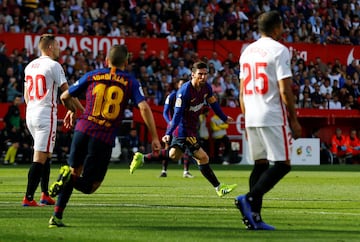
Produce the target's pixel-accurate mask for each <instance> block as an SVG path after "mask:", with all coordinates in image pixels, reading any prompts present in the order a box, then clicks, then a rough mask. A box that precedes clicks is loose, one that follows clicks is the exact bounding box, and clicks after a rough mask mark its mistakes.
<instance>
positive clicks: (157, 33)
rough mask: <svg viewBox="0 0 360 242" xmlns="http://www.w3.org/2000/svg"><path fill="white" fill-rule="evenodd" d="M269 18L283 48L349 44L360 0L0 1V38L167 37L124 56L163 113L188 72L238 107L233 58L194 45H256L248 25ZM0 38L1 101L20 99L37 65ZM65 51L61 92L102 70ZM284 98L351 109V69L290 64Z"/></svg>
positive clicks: (354, 91) (354, 86)
mask: <svg viewBox="0 0 360 242" xmlns="http://www.w3.org/2000/svg"><path fill="white" fill-rule="evenodd" d="M274 9H276V10H278V11H279V12H280V13H281V15H282V17H283V19H284V30H285V31H284V33H283V36H282V40H281V41H282V42H304V43H314V44H323V45H325V44H342V45H358V44H359V43H360V33H359V30H360V26H359V16H360V1H356V0H348V1H346V0H344V1H331V0H327V1H326V0H299V1H291V0H258V1H257V0H220V1H219V0H174V1H170V0H152V1H145V0H138V1H136V0H107V1H106V0H98V1H95V0H92V1H90V0H67V1H55V0H50V1H48V0H23V1H21V0H17V1H16V0H0V33H1V34H6V33H37V34H42V33H52V34H62V35H91V36H114V37H127V36H129V37H142V38H166V39H167V40H168V43H169V46H168V53H169V54H168V55H167V56H165V54H164V53H163V52H160V53H156V52H153V51H150V50H148V48H147V45H146V43H143V44H142V45H141V50H140V51H139V53H133V55H130V56H129V65H128V67H127V68H128V71H129V72H131V73H133V74H134V75H135V76H136V77H137V78H138V79H139V80H140V82H141V84H142V86H143V88H144V92H145V95H146V96H147V97H148V101H149V102H151V103H154V104H156V105H163V103H164V100H165V97H166V96H167V94H168V93H169V92H171V90H172V89H173V88H174V83H175V80H176V79H178V78H180V77H185V78H186V77H188V76H189V75H190V73H191V66H192V63H194V62H195V61H198V60H200V59H201V60H203V61H205V62H207V63H208V65H209V75H208V82H209V83H210V84H211V85H212V87H213V91H214V92H215V93H216V95H217V96H218V98H219V100H220V103H221V105H223V106H227V107H238V106H239V102H238V95H239V91H238V90H239V79H238V74H239V66H238V59H236V58H237V57H236V58H234V54H233V53H231V52H230V53H228V56H227V57H226V58H225V60H224V61H220V60H219V57H218V56H217V53H216V52H213V53H212V55H211V56H207V57H206V56H199V55H198V54H197V40H199V39H205V40H241V41H246V42H252V41H254V40H256V39H258V38H259V37H260V36H259V33H258V31H257V26H256V18H257V16H258V15H259V14H260V13H262V12H264V11H270V10H274ZM6 53H7V49H6V43H4V41H2V40H1V37H0V102H13V100H14V99H15V98H16V97H17V96H18V95H22V93H23V90H22V89H23V80H24V68H25V66H26V65H27V63H29V62H30V61H31V60H32V59H34V58H35V57H36V56H34V55H30V54H29V53H30V52H29V51H28V50H27V49H26V48H23V49H22V50H14V51H13V52H12V53H10V54H6ZM92 55H93V53H92V52H91V51H88V50H83V51H81V52H76V53H75V52H74V51H73V50H72V49H71V48H66V49H65V50H64V52H63V53H62V56H61V58H60V60H59V61H60V63H61V64H62V65H63V67H64V70H65V72H66V75H67V77H68V80H69V83H70V84H71V83H73V82H74V81H75V80H77V79H78V78H79V77H80V76H81V75H82V74H83V73H85V72H87V71H90V70H93V69H96V68H101V67H103V66H104V65H105V63H104V60H105V55H106V53H104V51H100V52H99V53H98V55H97V56H96V57H95V58H93V57H92ZM291 65H292V70H293V74H294V78H293V80H294V83H293V90H294V93H295V94H296V95H295V96H296V99H297V100H296V105H297V107H298V108H319V109H358V108H359V103H360V90H359V81H360V80H359V79H360V77H359V76H360V75H359V73H360V65H359V64H358V63H356V62H355V61H354V62H353V63H351V64H350V65H346V64H344V63H340V62H339V61H335V62H333V63H324V62H323V61H322V60H321V59H320V58H317V59H316V60H310V61H308V62H307V63H305V61H304V60H303V59H301V58H300V57H299V56H298V55H293V58H292V63H291Z"/></svg>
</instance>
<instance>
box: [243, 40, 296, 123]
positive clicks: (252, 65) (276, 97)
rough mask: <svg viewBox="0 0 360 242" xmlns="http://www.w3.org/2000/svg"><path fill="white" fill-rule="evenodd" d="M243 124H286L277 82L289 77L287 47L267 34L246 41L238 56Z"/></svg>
mask: <svg viewBox="0 0 360 242" xmlns="http://www.w3.org/2000/svg"><path fill="white" fill-rule="evenodd" d="M239 62H240V80H242V85H243V100H244V104H245V110H246V115H245V126H246V127H267V126H278V125H285V124H287V113H286V106H285V104H284V103H283V102H282V100H281V97H280V93H279V85H278V81H279V80H281V79H284V78H288V77H291V76H292V73H291V67H290V53H289V50H288V49H287V48H286V47H285V46H284V45H282V44H281V43H279V42H277V41H275V40H273V39H272V38H269V37H262V38H260V39H259V40H257V41H256V42H254V43H252V44H250V45H249V46H248V47H246V49H245V50H244V51H243V53H242V54H241V57H240V60H239Z"/></svg>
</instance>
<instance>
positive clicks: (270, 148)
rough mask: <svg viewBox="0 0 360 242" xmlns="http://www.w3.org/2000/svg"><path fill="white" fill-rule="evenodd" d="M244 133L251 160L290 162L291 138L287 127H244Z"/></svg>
mask: <svg viewBox="0 0 360 242" xmlns="http://www.w3.org/2000/svg"><path fill="white" fill-rule="evenodd" d="M246 132H247V139H248V143H249V153H250V158H251V159H252V160H254V161H256V160H260V159H267V160H269V161H285V160H290V157H291V146H292V143H293V138H292V133H291V130H290V128H289V126H270V127H246Z"/></svg>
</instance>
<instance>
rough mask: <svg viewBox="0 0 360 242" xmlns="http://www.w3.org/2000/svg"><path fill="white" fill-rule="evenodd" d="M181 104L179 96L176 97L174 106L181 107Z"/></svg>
mask: <svg viewBox="0 0 360 242" xmlns="http://www.w3.org/2000/svg"><path fill="white" fill-rule="evenodd" d="M181 104H182V100H181V98H180V97H178V98H176V101H175V107H177V108H179V107H181Z"/></svg>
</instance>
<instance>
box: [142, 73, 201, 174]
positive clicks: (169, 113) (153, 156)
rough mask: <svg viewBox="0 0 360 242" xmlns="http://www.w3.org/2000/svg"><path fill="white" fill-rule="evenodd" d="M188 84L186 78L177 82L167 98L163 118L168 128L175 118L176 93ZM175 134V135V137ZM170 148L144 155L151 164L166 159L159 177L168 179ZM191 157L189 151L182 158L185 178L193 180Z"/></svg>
mask: <svg viewBox="0 0 360 242" xmlns="http://www.w3.org/2000/svg"><path fill="white" fill-rule="evenodd" d="M185 82H187V80H186V79H184V78H180V79H179V80H177V82H176V84H175V85H176V87H175V89H174V90H173V91H172V92H171V93H170V94H169V95H168V96H167V97H166V100H165V104H164V110H163V117H164V119H165V121H166V123H167V124H168V126H170V124H171V119H172V117H173V116H174V106H175V100H176V92H177V91H178V90H179V88H180V87H181V86H182V85H183V84H184V83H185ZM174 134H175V135H176V134H177V131H176V130H175V132H174ZM174 134H173V135H174ZM168 148H169V144H168V143H166V144H165V149H161V150H160V152H159V153H148V154H145V155H144V162H149V161H158V160H159V157H165V158H164V159H163V160H162V170H161V174H160V176H159V177H167V168H168V164H169V160H171V159H170V158H169V157H168V156H167V155H166V152H167V151H168ZM190 159H192V158H191V155H189V151H188V150H187V151H186V152H185V153H184V155H183V156H182V157H181V161H182V162H183V164H184V172H183V177H184V178H193V177H194V176H193V175H191V173H190V172H189V165H190V164H189V161H190Z"/></svg>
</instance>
